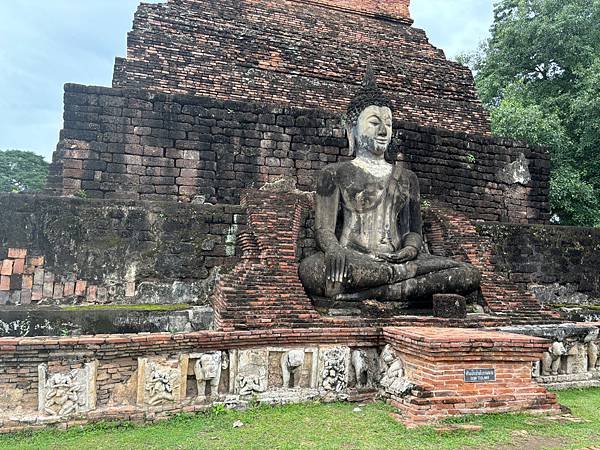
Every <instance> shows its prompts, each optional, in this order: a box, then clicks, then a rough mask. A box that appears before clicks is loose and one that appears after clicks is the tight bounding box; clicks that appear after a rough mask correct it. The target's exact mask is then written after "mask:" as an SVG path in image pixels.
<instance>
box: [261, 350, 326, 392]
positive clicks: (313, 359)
mask: <svg viewBox="0 0 600 450" xmlns="http://www.w3.org/2000/svg"><path fill="white" fill-rule="evenodd" d="M268 350H269V382H268V386H269V389H282V388H283V389H296V388H314V387H316V380H317V373H316V372H317V365H318V361H317V358H318V350H317V349H316V348H283V347H281V348H280V347H271V348H269V349H268Z"/></svg>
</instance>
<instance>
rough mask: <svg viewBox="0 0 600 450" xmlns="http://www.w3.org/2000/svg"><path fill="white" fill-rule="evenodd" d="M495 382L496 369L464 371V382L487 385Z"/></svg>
mask: <svg viewBox="0 0 600 450" xmlns="http://www.w3.org/2000/svg"><path fill="white" fill-rule="evenodd" d="M491 381H496V369H465V382H467V383H489V382H491Z"/></svg>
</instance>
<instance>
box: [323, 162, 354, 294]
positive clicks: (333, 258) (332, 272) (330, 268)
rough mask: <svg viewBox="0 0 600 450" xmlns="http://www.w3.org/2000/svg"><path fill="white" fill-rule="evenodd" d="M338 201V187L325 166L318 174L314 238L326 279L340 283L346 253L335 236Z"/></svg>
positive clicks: (344, 272) (344, 266)
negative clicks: (323, 261)
mask: <svg viewBox="0 0 600 450" xmlns="http://www.w3.org/2000/svg"><path fill="white" fill-rule="evenodd" d="M339 202H340V189H339V187H338V186H337V185H336V183H335V180H334V175H333V173H332V172H331V171H329V170H328V169H327V168H326V169H324V170H323V171H322V172H321V173H320V174H319V180H318V182H317V202H316V203H317V204H316V217H315V222H316V224H315V225H316V226H315V228H316V238H317V243H318V245H319V247H320V248H321V250H323V253H325V266H326V269H325V270H326V271H327V279H328V280H329V281H332V282H337V283H341V282H342V281H343V279H344V277H345V276H346V275H347V273H346V270H347V268H346V254H345V252H344V250H343V248H342V246H341V245H340V242H339V241H338V239H337V237H336V236H335V226H336V222H337V213H338V207H339Z"/></svg>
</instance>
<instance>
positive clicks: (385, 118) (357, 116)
mask: <svg viewBox="0 0 600 450" xmlns="http://www.w3.org/2000/svg"><path fill="white" fill-rule="evenodd" d="M345 127H346V133H347V135H348V141H349V145H350V153H351V154H356V156H357V157H359V158H368V159H383V158H384V155H385V152H386V150H387V148H388V147H389V145H390V142H391V141H392V104H391V102H390V100H389V99H388V98H387V97H386V96H385V94H384V93H383V91H382V90H381V89H380V88H379V87H378V86H377V82H376V80H375V75H374V74H373V71H372V69H371V68H370V67H369V68H368V69H367V73H366V74H365V78H364V80H363V83H362V86H361V88H360V90H359V91H358V92H357V93H356V95H355V96H354V98H353V99H352V100H351V101H350V104H349V105H348V110H347V111H346V116H345Z"/></svg>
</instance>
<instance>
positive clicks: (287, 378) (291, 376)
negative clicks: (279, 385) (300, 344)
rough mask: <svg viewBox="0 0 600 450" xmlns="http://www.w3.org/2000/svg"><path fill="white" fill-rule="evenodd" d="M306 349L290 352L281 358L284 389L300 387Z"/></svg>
mask: <svg viewBox="0 0 600 450" xmlns="http://www.w3.org/2000/svg"><path fill="white" fill-rule="evenodd" d="M304 355H305V352H304V349H296V350H290V351H289V352H287V353H285V354H284V355H283V356H282V357H281V373H282V376H283V387H284V388H292V389H293V388H296V387H299V386H300V375H301V373H302V367H303V366H304Z"/></svg>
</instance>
